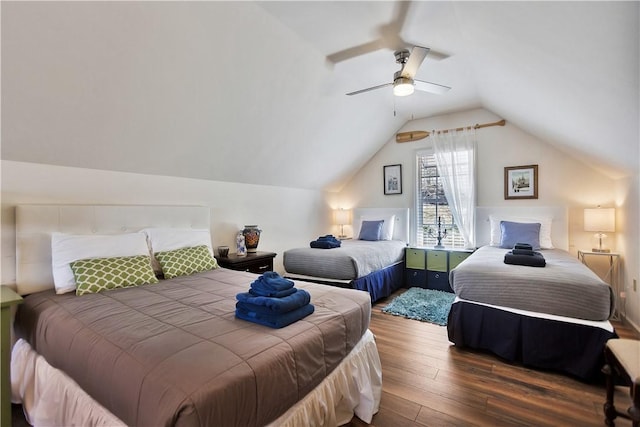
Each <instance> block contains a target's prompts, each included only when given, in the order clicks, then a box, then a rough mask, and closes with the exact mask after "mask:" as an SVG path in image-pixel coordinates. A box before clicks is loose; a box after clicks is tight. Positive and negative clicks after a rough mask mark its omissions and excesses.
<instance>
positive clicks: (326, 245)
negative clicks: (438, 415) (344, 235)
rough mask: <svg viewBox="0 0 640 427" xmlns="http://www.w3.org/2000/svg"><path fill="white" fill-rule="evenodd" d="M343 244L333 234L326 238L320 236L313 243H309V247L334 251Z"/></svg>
mask: <svg viewBox="0 0 640 427" xmlns="http://www.w3.org/2000/svg"><path fill="white" fill-rule="evenodd" d="M341 244H342V242H340V240H338V239H336V238H335V236H333V235H332V234H327V235H326V236H320V237H318V238H317V239H316V240H314V241H313V242H311V243H309V246H311V247H312V248H315V249H333V248H339V247H340V245H341Z"/></svg>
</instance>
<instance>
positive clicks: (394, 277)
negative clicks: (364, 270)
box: [351, 261, 404, 302]
mask: <svg viewBox="0 0 640 427" xmlns="http://www.w3.org/2000/svg"><path fill="white" fill-rule="evenodd" d="M403 285H404V261H400V262H398V263H396V264H393V265H390V266H388V267H385V268H383V269H382V270H378V271H374V272H373V273H370V274H367V275H366V276H364V277H360V278H359V279H355V280H354V281H352V282H351V286H352V288H353V289H359V290H361V291H366V292H369V295H371V302H376V301H378V300H379V299H382V298H386V297H388V296H389V295H391V294H392V293H393V292H395V291H396V290H398V289H400V288H401V287H403Z"/></svg>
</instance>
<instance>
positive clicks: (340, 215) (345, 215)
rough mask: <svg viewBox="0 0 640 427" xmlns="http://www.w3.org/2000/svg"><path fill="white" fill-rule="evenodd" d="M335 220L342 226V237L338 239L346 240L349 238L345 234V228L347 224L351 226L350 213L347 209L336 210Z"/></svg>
mask: <svg viewBox="0 0 640 427" xmlns="http://www.w3.org/2000/svg"><path fill="white" fill-rule="evenodd" d="M334 219H335V223H336V225H339V226H340V235H339V236H338V238H340V239H344V238H345V237H347V236H346V235H345V234H344V226H345V224H349V211H348V210H346V209H336V210H335V212H334Z"/></svg>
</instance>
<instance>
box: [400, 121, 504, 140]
mask: <svg viewBox="0 0 640 427" xmlns="http://www.w3.org/2000/svg"><path fill="white" fill-rule="evenodd" d="M506 122H507V121H506V120H504V119H502V120H500V121H497V122H493V123H483V124H476V125H475V126H467V127H466V128H471V129H481V128H486V127H489V126H504V125H505V123H506ZM466 128H464V127H462V128H455V129H445V130H438V131H434V132H435V133H449V132H450V131H454V130H456V131H460V130H464V129H466ZM430 134H431V132H427V131H424V130H414V131H409V132H398V133H397V134H396V142H411V141H418V140H420V139H424V138H426V137H428V136H429V135H430Z"/></svg>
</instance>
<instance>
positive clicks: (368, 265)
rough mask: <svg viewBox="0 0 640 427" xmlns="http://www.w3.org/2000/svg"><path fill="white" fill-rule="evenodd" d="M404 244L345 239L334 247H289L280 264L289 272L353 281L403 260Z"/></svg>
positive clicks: (395, 241)
mask: <svg viewBox="0 0 640 427" xmlns="http://www.w3.org/2000/svg"><path fill="white" fill-rule="evenodd" d="M406 246H407V244H406V243H405V242H402V241H400V240H378V241H375V242H371V241H366V240H344V241H342V246H341V247H339V248H334V249H314V248H295V249H289V250H287V251H285V252H284V255H283V263H284V268H285V270H286V271H287V273H290V274H302V275H305V276H314V277H322V278H327V279H336V280H353V279H357V278H359V277H364V276H366V275H367V274H369V273H372V272H374V271H377V270H380V269H382V268H384V267H388V266H390V265H392V264H395V263H397V262H400V261H402V260H403V259H404V248H405V247H406Z"/></svg>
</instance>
